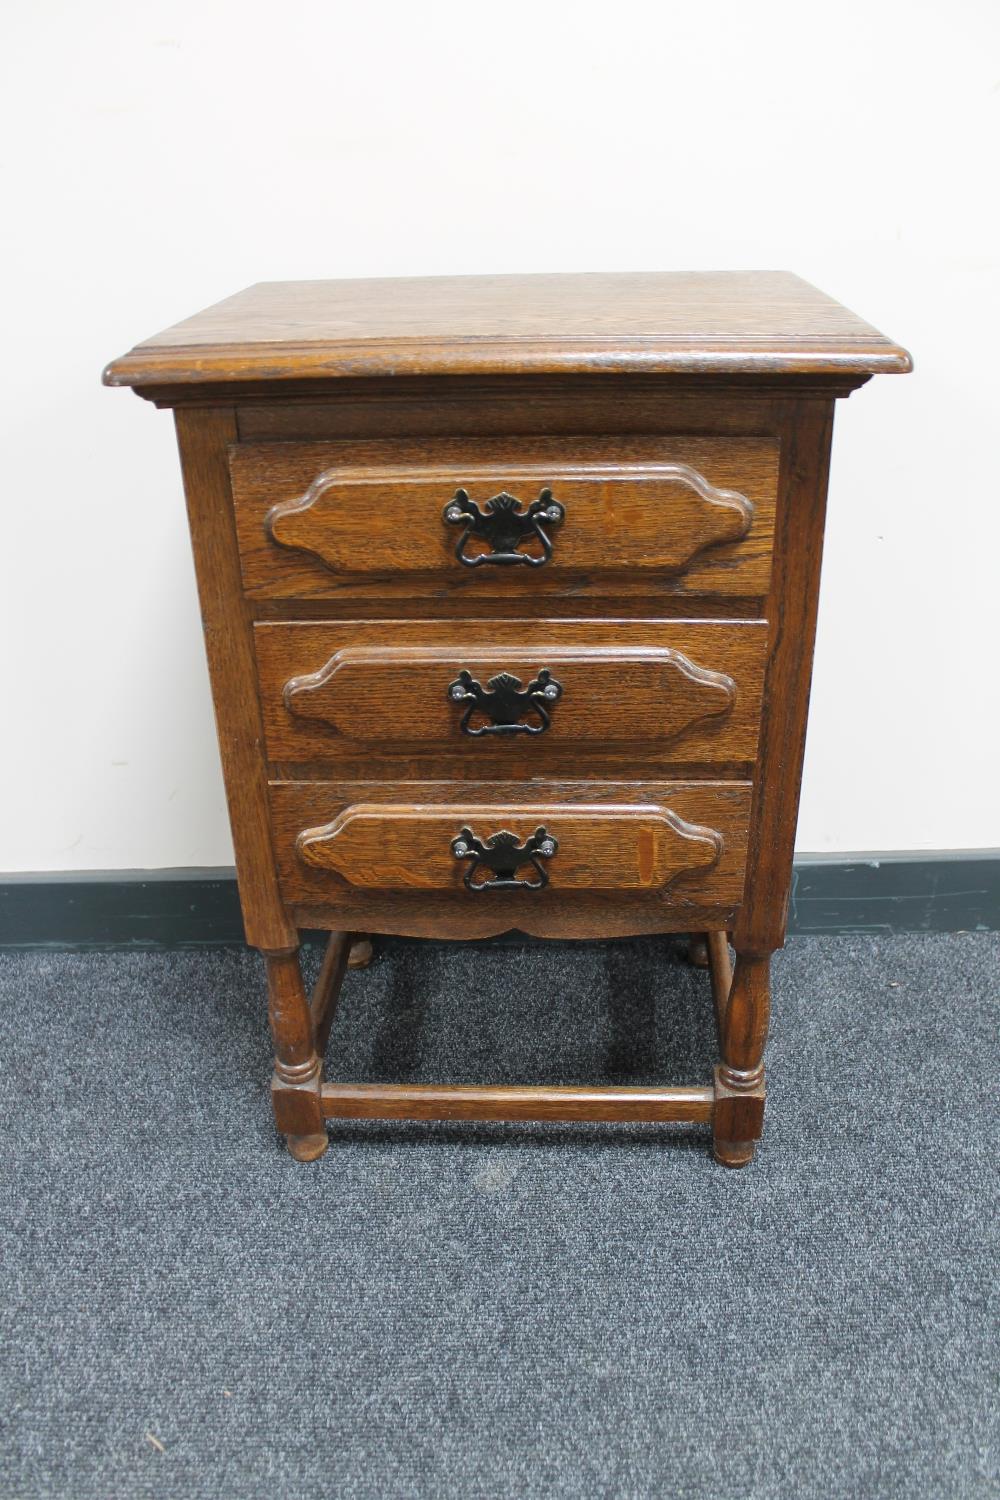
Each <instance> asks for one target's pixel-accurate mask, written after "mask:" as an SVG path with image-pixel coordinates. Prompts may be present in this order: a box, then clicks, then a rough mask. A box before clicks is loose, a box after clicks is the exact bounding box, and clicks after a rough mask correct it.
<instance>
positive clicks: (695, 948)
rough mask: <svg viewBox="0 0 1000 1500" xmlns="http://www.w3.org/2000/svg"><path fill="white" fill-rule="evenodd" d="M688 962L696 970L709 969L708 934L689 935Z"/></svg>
mask: <svg viewBox="0 0 1000 1500" xmlns="http://www.w3.org/2000/svg"><path fill="white" fill-rule="evenodd" d="M687 961H688V963H689V964H692V965H693V966H694V968H696V969H707V968H708V933H707V932H692V933H689V934H688V946H687Z"/></svg>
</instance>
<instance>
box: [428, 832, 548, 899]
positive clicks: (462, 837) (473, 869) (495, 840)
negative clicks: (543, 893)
mask: <svg viewBox="0 0 1000 1500" xmlns="http://www.w3.org/2000/svg"><path fill="white" fill-rule="evenodd" d="M558 848H559V844H558V841H557V840H556V839H554V838H553V837H552V835H551V834H550V833H548V832H547V830H546V829H544V828H536V829H535V831H534V833H533V834H532V835H531V837H530V838H528V839H525V841H524V843H523V844H522V843H521V841H520V840H519V838H518V836H517V834H516V833H508V832H507V830H506V829H505V828H503V829H501V830H500V832H499V833H494V834H491V836H490V837H489V838H488V839H487V840H486V841H485V843H484V842H483V841H482V840H481V839H477V838H476V835H475V834H474V833H473V831H472V829H471V828H463V829H462V830H461V831H460V833H459V835H458V837H457V838H454V839H452V841H451V852H452V854H454V856H455V858H456V859H470V860H471V861H472V863H471V865H470V866H469V868H468V870H466V872H465V876H464V883H465V888H466V890H469V891H513V890H520V891H540V890H541V889H542V887H543V886H546V885H548V883H549V877H548V875H547V874H546V872H545V869H544V866H543V865H541V864H540V863H539V861H540V860H543V859H551V857H552V855H553V854H555V853H556V851H557V849H558ZM525 864H530V865H531V867H532V869H533V870H534V871H535V873H536V875H537V876H538V879H537V880H518V878H517V871H518V868H519V867H520V866H521V865H525ZM483 869H486V870H492V871H493V875H492V877H490V878H488V879H486V880H477V879H476V878H475V877H476V875H477V873H478V872H479V871H480V870H483Z"/></svg>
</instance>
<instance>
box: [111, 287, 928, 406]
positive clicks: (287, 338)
mask: <svg viewBox="0 0 1000 1500" xmlns="http://www.w3.org/2000/svg"><path fill="white" fill-rule="evenodd" d="M909 368H910V358H909V355H908V354H907V353H906V351H905V350H904V349H901V348H900V347H899V346H898V345H896V344H894V343H892V341H891V340H889V339H887V338H886V337H885V336H884V335H883V334H881V333H879V332H878V331H877V330H876V329H874V328H872V327H871V325H870V324H868V323H865V322H864V321H863V320H862V319H861V318H858V317H856V316H855V314H854V313H851V312H849V311H848V310H847V309H846V308H844V307H841V306H840V304H839V303H837V302H835V301H833V299H832V298H830V297H827V296H826V295H825V294H824V293H823V292H820V291H818V290H817V289H816V288H815V287H813V286H810V285H809V284H808V282H805V281H802V280H800V279H799V278H798V277H797V276H793V275H790V274H789V273H788V272H783V271H716V272H646V273H643V272H632V273H597V274H582V275H580V274H577V275H558V274H556V275H540V276H459V277H423V278H401V279H373V280H355V281H299V282H280V281H279V282H260V283H258V284H257V285H256V286H251V287H248V288H247V289H246V290H245V291H243V292H239V293H237V295H236V296H234V297H229V298H227V299H226V301H224V302H220V303H218V304H216V306H214V307H210V308H207V309H206V310H205V311H204V312H201V313H198V314H196V316H195V317H193V318H188V319H186V320H185V321H184V322H183V323H178V324H176V325H175V326H174V327H173V328H168V329H166V330H165V331H164V332H162V333H159V334H156V335H155V336H154V337H153V338H151V339H147V340H146V342H145V343H143V344H140V345H139V346H138V347H137V348H135V349H133V350H132V351H131V353H129V354H127V355H124V356H123V357H122V358H121V359H118V360H115V361H114V362H113V363H112V364H111V365H109V366H108V368H107V370H106V371H105V374H104V379H105V382H106V383H107V384H109V385H133V386H136V387H141V386H144V385H151V384H156V383H161V384H162V383H169V382H174V381H176V382H183V383H185V384H189V385H191V384H199V383H210V382H212V381H220V380H226V381H229V380H231V381H269V382H273V383H280V382H282V381H285V380H294V379H297V378H298V379H301V378H302V377H313V378H318V377H337V376H346V377H356V376H359V375H367V376H382V375H390V376H398V375H405V374H411V375H420V374H426V375H433V374H443V373H453V374H464V375H471V374H481V373H500V372H505V371H510V370H514V371H518V372H522V373H523V372H527V371H538V372H548V371H560V372H565V373H568V374H572V373H576V374H579V373H584V372H589V371H615V372H620V373H629V372H632V371H635V372H640V373H654V372H655V373H661V374H662V373H680V374H693V373H699V372H704V371H710V372H713V373H716V374H726V373H734V372H745V373H750V374H765V375H766V374H769V373H784V372H790V373H795V374H812V375H822V374H836V373H838V372H842V371H857V372H864V373H868V374H875V373H877V372H879V371H885V372H893V371H905V370H908V369H909Z"/></svg>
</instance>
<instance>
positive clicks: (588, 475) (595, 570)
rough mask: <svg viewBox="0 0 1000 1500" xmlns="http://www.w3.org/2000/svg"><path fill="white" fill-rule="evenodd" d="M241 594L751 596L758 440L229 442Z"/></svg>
mask: <svg viewBox="0 0 1000 1500" xmlns="http://www.w3.org/2000/svg"><path fill="white" fill-rule="evenodd" d="M230 470H231V474H232V481H233V497H234V501H235V506H236V525H237V532H238V536H239V544H240V553H241V557H242V562H243V578H244V585H245V588H246V591H247V593H248V594H250V595H252V596H257V597H263V598H269V597H299V598H329V597H331V596H335V595H336V596H348V597H350V596H358V595H365V594H384V593H404V592H405V593H411V594H412V593H414V592H417V593H421V594H427V593H430V594H431V595H436V596H438V597H440V596H441V595H444V594H448V593H451V592H452V591H455V590H468V591H470V592H471V593H473V594H474V596H475V597H478V598H483V597H497V596H499V597H506V598H518V597H522V598H523V597H524V595H525V594H529V595H535V596H537V595H539V594H542V595H544V594H546V593H549V594H551V593H556V594H558V593H563V592H572V593H574V594H577V593H581V592H600V590H601V586H602V585H603V586H604V587H605V588H613V589H614V590H615V592H619V591H623V592H650V591H651V590H652V591H655V592H658V593H659V592H663V591H667V592H673V593H679V594H705V593H707V594H730V595H742V596H744V597H762V596H763V595H764V594H766V593H767V589H768V583H769V579H770V569H771V550H772V546H773V538H774V505H775V496H776V493H777V477H778V444H777V443H776V442H775V441H773V440H772V439H769V438H677V437H669V438H667V437H641V438H635V437H629V438H614V439H609V438H599V439H595V438H579V439H571V438H558V439H537V438H532V439H505V440H502V441H497V440H490V441H488V442H486V441H477V440H470V439H462V440H452V441H447V440H435V441H433V442H429V443H419V442H413V441H412V440H411V441H406V442H402V441H401V442H371V443H345V442H327V443H246V444H239V445H236V446H234V447H233V448H231V449H230Z"/></svg>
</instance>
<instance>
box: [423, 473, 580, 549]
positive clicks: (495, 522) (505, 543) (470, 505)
mask: <svg viewBox="0 0 1000 1500" xmlns="http://www.w3.org/2000/svg"><path fill="white" fill-rule="evenodd" d="M565 517H566V507H565V506H564V505H561V504H560V502H559V501H558V500H555V499H553V496H552V491H551V490H550V489H544V490H542V491H541V493H540V494H539V496H538V499H537V500H533V501H532V502H531V504H530V505H529V506H528V508H527V510H524V509H523V508H522V505H521V501H520V500H518V499H517V498H516V496H514V495H509V494H508V493H507V491H506V490H502V491H501V492H500V494H499V495H494V496H493V498H492V499H491V500H487V502H486V506H485V509H483V510H480V508H479V506H478V505H477V504H476V502H475V501H474V500H470V498H469V493H468V491H467V490H463V489H458V490H456V491H455V494H454V496H453V498H452V499H451V500H449V501H448V504H447V505H446V506H445V508H444V520H445V523H446V524H447V525H449V526H461V527H462V528H463V530H462V535H461V536H460V537H459V539H458V542H457V543H456V545H455V556H456V557H457V558H458V560H459V562H460V563H463V564H464V565H465V567H467V568H481V567H482V566H483V565H484V564H485V563H501V564H508V565H509V564H514V563H524V564H525V565H526V566H527V567H529V568H542V567H544V566H545V564H546V563H547V562H548V561H549V559H550V557H551V556H552V539H551V537H550V536H549V534H548V531H547V530H546V527H547V526H558V525H559V524H560V522H562V521H563V520H564V519H565ZM472 537H478V538H479V540H480V541H484V542H487V543H488V544H489V548H490V550H489V552H478V553H474V554H473V555H472V556H471V557H470V556H468V555H467V554H466V551H465V546H466V543H467V542H468V541H469V540H470V539H471V538H472ZM533 539H534V540H537V541H538V543H539V544H540V546H541V549H542V551H541V555H539V554H538V553H535V552H521V551H519V550H518V549H519V548H520V547H521V546H522V545H523V544H524V543H526V542H530V541H532V540H533Z"/></svg>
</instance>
